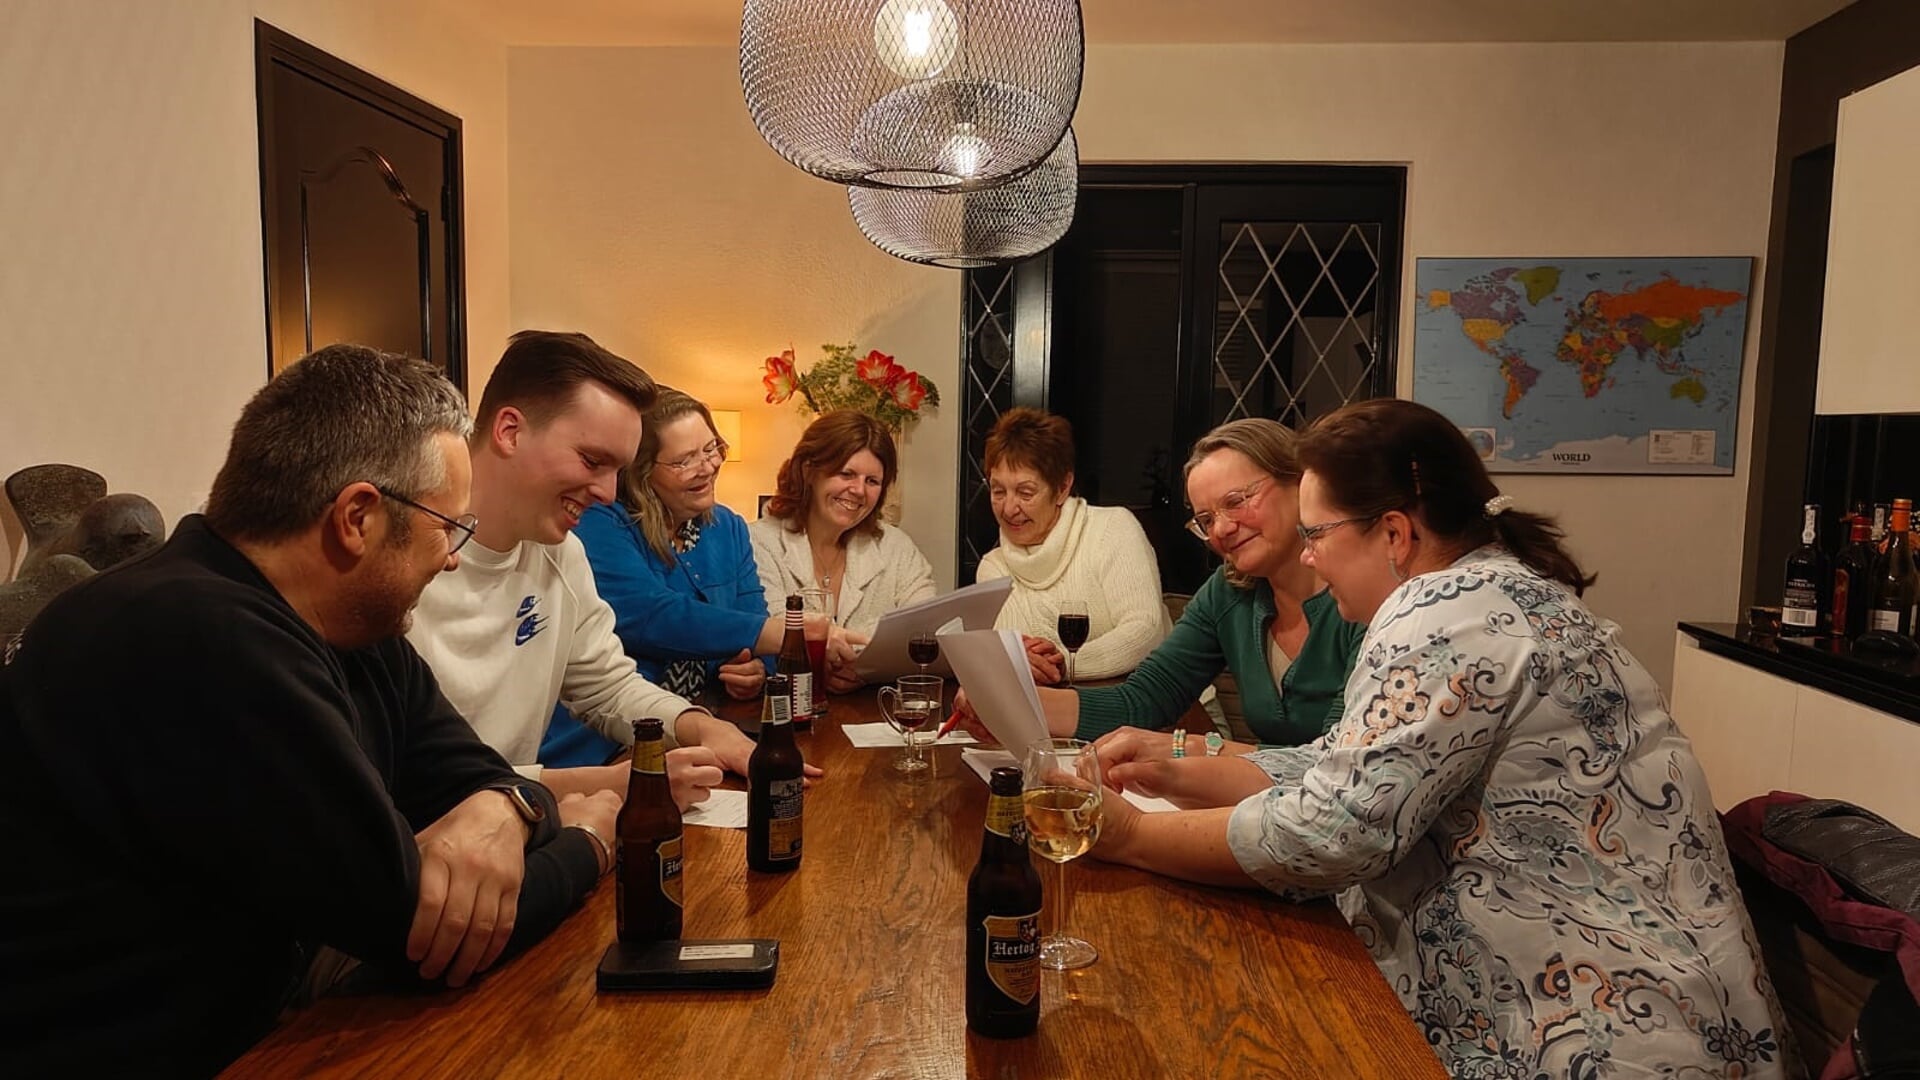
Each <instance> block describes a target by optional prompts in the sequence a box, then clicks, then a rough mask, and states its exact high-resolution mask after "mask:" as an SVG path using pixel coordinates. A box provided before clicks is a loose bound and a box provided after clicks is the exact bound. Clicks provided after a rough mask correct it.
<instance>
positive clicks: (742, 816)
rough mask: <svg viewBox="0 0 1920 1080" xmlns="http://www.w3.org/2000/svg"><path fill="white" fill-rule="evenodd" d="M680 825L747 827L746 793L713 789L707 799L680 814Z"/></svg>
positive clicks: (725, 827) (726, 827)
mask: <svg viewBox="0 0 1920 1080" xmlns="http://www.w3.org/2000/svg"><path fill="white" fill-rule="evenodd" d="M680 823H681V824H682V825H704V826H706V827H707V828H709V829H744V828H746V827H747V793H746V792H744V791H728V790H727V789H725V788H714V789H713V790H712V791H709V792H707V797H706V798H705V799H703V800H701V801H700V802H697V803H694V804H693V805H692V806H689V807H687V808H686V809H685V810H683V811H681V813H680Z"/></svg>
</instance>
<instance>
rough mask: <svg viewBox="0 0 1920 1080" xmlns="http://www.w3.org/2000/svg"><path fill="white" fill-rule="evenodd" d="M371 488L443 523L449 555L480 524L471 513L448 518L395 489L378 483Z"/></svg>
mask: <svg viewBox="0 0 1920 1080" xmlns="http://www.w3.org/2000/svg"><path fill="white" fill-rule="evenodd" d="M373 490H375V491H377V492H379V493H380V495H381V497H383V498H388V499H392V500H393V501H394V502H397V503H401V504H403V505H406V506H411V507H413V508H414V509H415V510H418V511H420V512H421V513H423V514H425V515H427V516H428V517H430V518H433V519H435V520H437V521H440V522H442V523H444V524H445V525H446V526H447V529H448V532H447V554H449V555H451V554H453V553H454V552H456V551H459V550H460V549H461V548H463V547H465V546H467V541H469V540H471V539H473V530H474V529H475V528H476V527H478V526H479V524H480V519H479V518H477V517H475V516H473V515H472V514H461V515H460V516H459V517H457V518H450V517H448V516H447V515H445V514H443V513H441V512H440V511H438V510H435V509H434V508H432V507H431V506H422V505H420V504H419V503H417V502H414V501H413V500H412V499H409V498H407V497H406V496H405V495H402V494H400V493H398V492H395V491H389V490H387V489H386V488H383V487H381V486H380V485H379V484H375V485H373Z"/></svg>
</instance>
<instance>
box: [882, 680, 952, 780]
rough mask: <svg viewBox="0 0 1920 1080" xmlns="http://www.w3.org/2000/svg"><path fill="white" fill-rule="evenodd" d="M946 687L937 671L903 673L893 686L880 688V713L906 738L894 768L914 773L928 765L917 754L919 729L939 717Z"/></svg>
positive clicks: (918, 753)
mask: <svg viewBox="0 0 1920 1080" xmlns="http://www.w3.org/2000/svg"><path fill="white" fill-rule="evenodd" d="M945 690H946V680H945V679H942V678H941V677H940V676H938V675H902V676H900V677H899V678H898V679H895V680H894V683H893V685H892V686H883V687H881V688H880V695H879V697H880V715H881V716H883V717H885V718H886V721H887V723H888V724H889V725H891V726H892V727H893V729H894V730H896V731H898V732H899V733H900V735H901V737H902V738H904V739H906V741H907V752H906V753H904V754H901V755H900V757H899V759H898V760H896V761H895V762H894V763H893V767H894V768H896V769H898V770H900V771H901V772H904V773H916V772H920V771H922V770H924V769H926V768H927V767H928V766H927V762H926V760H925V759H924V758H922V757H921V756H920V732H921V731H922V730H924V729H925V728H926V727H927V726H928V725H929V724H931V723H933V721H934V720H935V719H936V718H937V717H939V715H940V701H941V698H942V697H943V696H944V694H945ZM889 698H891V699H892V700H893V704H892V706H891V707H889V706H888V704H887V701H888V699H889Z"/></svg>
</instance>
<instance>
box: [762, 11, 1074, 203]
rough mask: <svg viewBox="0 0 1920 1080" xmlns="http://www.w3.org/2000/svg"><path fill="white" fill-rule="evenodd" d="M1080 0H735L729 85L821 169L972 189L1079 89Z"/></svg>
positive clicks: (859, 178) (1048, 131) (1049, 136)
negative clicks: (733, 82)
mask: <svg viewBox="0 0 1920 1080" xmlns="http://www.w3.org/2000/svg"><path fill="white" fill-rule="evenodd" d="M1084 58H1085V42H1084V40H1083V39H1082V35H1081V23H1080V4H1079V0H746V6H745V8H744V10H743V12H742V14H741V17H740V86H741V89H742V91H743V92H744V93H745V95H746V99H747V111H748V112H749V113H750V114H751V115H752V117H753V123H754V126H755V127H757V128H759V129H760V134H761V136H762V137H764V138H765V139H766V140H767V144H768V145H770V146H772V147H773V148H774V150H775V151H777V152H778V153H779V154H780V156H781V157H784V158H786V159H787V160H788V161H789V162H791V163H793V164H794V165H796V166H798V167H799V168H801V169H804V170H805V171H807V172H809V173H812V174H813V175H815V176H818V177H820V178H822V179H824V180H831V181H833V182H835V183H839V184H852V185H858V186H864V187H878V188H898V189H927V190H943V191H972V190H978V189H981V188H988V187H993V186H994V185H996V184H1001V183H1005V182H1006V181H1008V180H1011V179H1013V178H1015V177H1017V176H1019V175H1021V174H1022V173H1024V172H1026V171H1027V170H1028V169H1031V168H1033V167H1034V166H1035V165H1037V164H1038V163H1039V162H1040V161H1041V160H1042V159H1043V158H1045V157H1046V156H1047V154H1048V152H1049V151H1051V150H1053V148H1054V147H1055V146H1056V145H1058V144H1059V142H1060V139H1061V136H1062V135H1064V134H1065V133H1066V130H1067V124H1068V123H1069V122H1071V121H1072V119H1073V111H1074V108H1075V107H1076V106H1077V105H1078V104H1079V101H1080V75H1081V69H1082V65H1083V63H1084Z"/></svg>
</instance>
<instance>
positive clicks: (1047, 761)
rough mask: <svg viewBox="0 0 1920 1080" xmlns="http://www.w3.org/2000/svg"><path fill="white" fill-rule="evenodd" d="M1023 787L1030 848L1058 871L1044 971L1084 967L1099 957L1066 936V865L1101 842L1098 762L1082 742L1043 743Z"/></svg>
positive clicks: (1033, 750) (1029, 762) (1033, 753)
mask: <svg viewBox="0 0 1920 1080" xmlns="http://www.w3.org/2000/svg"><path fill="white" fill-rule="evenodd" d="M1020 784H1021V788H1022V791H1021V796H1020V797H1021V803H1022V806H1023V808H1024V809H1025V812H1026V819H1027V844H1028V846H1030V847H1031V848H1033V850H1035V851H1037V852H1039V853H1040V856H1041V857H1042V858H1045V859H1051V860H1053V862H1055V863H1057V864H1058V865H1059V867H1060V871H1059V882H1060V887H1059V888H1058V889H1055V890H1054V895H1055V896H1056V897H1057V900H1056V902H1055V908H1054V920H1053V933H1051V934H1048V935H1047V936H1045V937H1043V938H1041V939H1040V966H1041V967H1044V968H1048V969H1050V970H1052V971H1071V970H1073V969H1075V968H1083V967H1086V966H1087V965H1089V964H1091V963H1093V962H1094V961H1095V960H1098V959H1099V958H1100V952H1099V950H1097V949H1095V948H1094V947H1093V946H1092V945H1089V944H1087V943H1086V942H1085V941H1082V940H1080V939H1079V938H1077V937H1074V936H1073V935H1072V934H1070V933H1068V932H1067V860H1069V859H1074V858H1078V857H1079V856H1081V855H1084V854H1086V853H1087V852H1088V851H1090V850H1092V848H1093V844H1094V841H1096V840H1098V839H1099V838H1100V798H1101V788H1100V758H1099V756H1098V755H1097V754H1095V753H1094V752H1093V744H1092V743H1089V742H1086V741H1084V740H1082V739H1041V740H1039V741H1037V742H1035V743H1034V744H1033V745H1031V746H1029V747H1027V757H1026V761H1025V762H1024V767H1023V768H1022V769H1021V773H1020Z"/></svg>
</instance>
